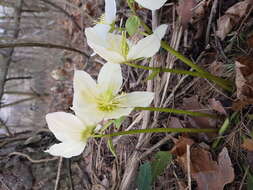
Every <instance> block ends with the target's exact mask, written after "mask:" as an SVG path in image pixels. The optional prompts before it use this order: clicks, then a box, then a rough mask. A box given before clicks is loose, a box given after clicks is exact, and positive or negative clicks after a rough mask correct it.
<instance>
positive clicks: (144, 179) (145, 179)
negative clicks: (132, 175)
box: [137, 162, 152, 190]
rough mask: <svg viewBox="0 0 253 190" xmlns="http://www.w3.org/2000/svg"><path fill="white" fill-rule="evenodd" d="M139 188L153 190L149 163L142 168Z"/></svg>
mask: <svg viewBox="0 0 253 190" xmlns="http://www.w3.org/2000/svg"><path fill="white" fill-rule="evenodd" d="M137 186H138V190H152V170H151V165H150V163H149V162H147V163H145V164H142V165H141V166H140V171H139V174H138V177H137Z"/></svg>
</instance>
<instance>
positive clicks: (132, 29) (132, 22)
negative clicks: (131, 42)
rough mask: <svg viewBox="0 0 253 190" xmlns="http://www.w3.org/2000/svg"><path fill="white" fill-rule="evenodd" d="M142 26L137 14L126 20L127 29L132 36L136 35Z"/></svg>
mask: <svg viewBox="0 0 253 190" xmlns="http://www.w3.org/2000/svg"><path fill="white" fill-rule="evenodd" d="M139 26H140V19H139V17H137V16H131V17H129V18H128V19H127V21H126V30H127V32H128V34H129V35H130V36H132V35H134V34H135V33H136V32H137V30H138V28H139Z"/></svg>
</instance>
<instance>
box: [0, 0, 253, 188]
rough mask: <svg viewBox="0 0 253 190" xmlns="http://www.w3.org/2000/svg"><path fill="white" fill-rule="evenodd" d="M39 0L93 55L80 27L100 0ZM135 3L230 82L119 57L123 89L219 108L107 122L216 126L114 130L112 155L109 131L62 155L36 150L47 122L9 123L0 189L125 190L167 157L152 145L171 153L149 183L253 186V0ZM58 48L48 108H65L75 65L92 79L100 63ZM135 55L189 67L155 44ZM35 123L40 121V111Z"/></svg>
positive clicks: (124, 9)
mask: <svg viewBox="0 0 253 190" xmlns="http://www.w3.org/2000/svg"><path fill="white" fill-rule="evenodd" d="M40 1H41V3H42V2H43V3H44V4H47V6H49V7H51V8H53V9H54V10H57V11H59V12H61V14H62V15H63V17H60V18H59V19H58V20H57V28H58V29H60V30H61V31H63V35H64V36H61V37H63V38H64V41H65V42H64V43H63V44H64V45H65V46H71V47H73V48H75V49H79V50H82V51H83V52H85V53H86V54H87V55H91V54H92V50H91V49H90V48H89V47H88V45H87V43H86V37H85V34H84V29H85V28H86V27H89V26H93V25H94V21H95V20H97V19H98V18H99V17H100V16H101V15H102V13H103V11H104V1H103V0H86V1H85V0H68V1H65V0H57V1H56V2H54V1H49V0H40ZM117 9H118V10H117V20H116V24H117V25H119V24H120V23H121V19H122V20H126V19H127V18H128V17H129V16H130V15H131V10H130V9H129V7H128V6H127V3H126V2H125V0H118V1H117ZM136 10H137V14H138V15H139V16H140V17H141V18H142V19H143V20H144V21H145V23H147V24H148V25H149V26H150V27H151V28H156V27H157V26H159V25H160V24H168V30H167V32H166V35H165V37H164V41H166V42H168V43H169V44H170V45H171V47H172V48H174V49H175V50H177V51H179V52H180V53H182V54H183V55H185V56H186V57H188V58H189V59H191V60H192V61H193V62H194V63H196V64H197V65H199V66H201V67H202V68H204V69H205V70H206V71H209V72H210V73H212V74H213V75H216V76H218V77H222V78H224V79H227V80H229V81H232V83H233V90H232V91H226V90H223V89H222V88H220V87H219V86H217V85H215V84H214V83H212V82H211V81H208V80H206V79H203V78H198V77H192V76H188V75H177V74H172V73H159V74H158V75H157V76H156V77H155V78H153V79H152V80H146V79H147V77H148V76H149V75H150V73H149V72H148V71H143V70H141V69H136V68H132V67H128V66H126V65H122V71H123V77H124V86H123V89H122V90H123V91H124V92H131V91H136V90H148V91H153V92H155V99H154V101H153V103H152V106H154V107H167V108H176V109H184V110H189V111H198V112H204V113H210V114H216V115H218V117H216V118H208V117H193V116H186V115H177V114H173V113H160V112H146V111H142V112H137V111H134V112H133V113H132V114H131V115H130V116H128V117H126V118H124V121H123V122H122V123H121V124H120V127H118V128H114V127H111V128H109V129H107V131H106V132H108V133H109V132H113V131H121V130H130V129H140V128H152V127H159V128H169V127H170V128H199V129H204V128H215V129H218V130H219V132H218V133H213V134H203V133H201V134H185V133H184V134H182V133H171V134H166V133H156V134H152V135H130V136H121V137H116V138H114V139H113V141H112V142H113V144H114V147H115V152H116V157H115V156H114V155H113V154H112V152H111V151H110V149H109V148H108V144H107V139H90V140H89V142H88V145H87V147H86V149H85V151H84V152H83V154H82V155H80V156H77V157H74V158H71V159H64V158H58V157H52V156H50V155H48V154H46V153H45V152H44V151H45V150H46V149H48V147H50V146H51V145H53V144H54V143H56V142H57V140H56V139H55V137H54V135H53V134H52V133H51V132H50V131H49V130H48V128H47V126H46V125H44V124H43V127H40V128H39V129H38V128H36V130H35V129H29V130H26V131H20V132H15V131H14V132H13V131H10V133H9V134H8V133H7V135H2V136H0V168H1V169H0V189H1V190H2V189H3V190H21V189H24V190H30V189H34V190H40V189H42V190H44V189H45V190H51V189H55V190H57V189H59V190H69V189H70V190H82V189H87V190H107V189H115V190H118V189H120V190H133V189H136V187H137V186H138V187H139V189H141V188H142V184H141V182H143V181H141V179H140V178H141V177H140V176H143V175H144V176H145V175H148V173H145V171H144V170H145V167H146V166H147V164H150V165H152V164H154V163H160V164H161V165H163V164H164V163H165V162H159V159H163V158H164V157H159V154H160V155H161V154H163V153H166V154H168V156H169V157H168V160H169V161H167V162H166V164H165V165H163V168H162V169H161V167H158V168H159V169H158V170H162V171H161V172H159V176H157V177H156V179H155V181H153V182H152V186H153V189H156V190H164V189H169V190H173V189H175V190H183V189H199V190H206V189H208V190H219V189H221V190H222V189H229V190H231V189H235V190H237V189H238V190H241V189H248V190H250V189H253V131H252V130H253V129H252V124H253V122H252V120H253V110H252V103H253V89H252V87H253V80H252V76H253V66H252V64H253V57H252V55H253V52H252V51H253V33H252V31H253V30H252V29H253V17H252V15H253V12H252V10H253V6H252V1H250V0H242V1H239V0H230V1H218V0H202V1H199V2H197V1H196V0H180V1H179V2H178V1H176V0H173V1H167V3H166V4H165V5H164V6H163V7H162V8H161V9H159V11H156V12H153V13H152V12H151V11H150V10H147V9H144V8H141V7H138V6H137V5H136ZM135 37H136V38H139V36H135ZM31 40H33V39H32V38H31ZM23 41H24V40H23ZM0 42H1V41H0ZM48 43H50V42H48ZM1 44H2V42H1ZM15 49H17V48H15ZM39 51H43V49H42V48H41V49H40V48H39ZM54 51H55V50H54ZM57 51H58V50H57ZM60 56H61V58H60V60H61V61H62V62H61V64H60V65H59V64H58V65H57V64H56V65H55V66H54V64H52V65H51V66H52V67H53V68H51V66H50V71H48V73H47V74H46V75H45V76H44V75H43V76H44V77H45V78H47V77H48V81H49V82H48V84H47V88H48V90H45V94H46V95H45V97H44V95H43V96H41V94H39V95H38V96H40V99H41V101H42V102H43V103H42V105H43V104H47V105H49V106H48V108H47V109H46V110H47V111H48V112H54V111H66V112H71V109H70V107H71V106H72V98H73V97H72V94H73V89H72V79H73V71H74V70H75V69H82V70H85V71H86V72H88V73H90V74H91V76H92V77H94V78H96V77H97V75H98V72H99V70H100V68H101V67H102V64H103V63H104V62H105V61H104V60H103V59H102V58H100V57H99V56H97V55H95V56H86V55H84V54H83V53H77V52H73V51H67V50H61V54H60ZM101 63H102V64H101ZM140 64H143V65H147V66H148V65H149V66H156V67H167V68H175V69H184V70H191V68H189V67H188V66H187V65H185V64H184V63H183V62H181V61H180V60H178V59H176V58H175V57H174V56H172V55H171V54H170V53H168V52H166V51H164V50H163V49H162V48H161V49H160V51H159V53H157V54H156V56H154V57H153V58H152V59H151V60H143V61H142V62H140ZM38 109H39V108H38ZM21 121H22V120H21ZM36 122H37V121H36ZM38 122H45V120H44V117H43V118H41V121H40V120H38ZM112 125H113V124H112ZM5 129H8V125H6V126H5ZM189 158H190V159H189ZM166 159H167V157H166ZM157 160H158V161H157ZM189 168H190V169H189ZM142 180H144V182H145V179H142ZM147 183H148V182H147Z"/></svg>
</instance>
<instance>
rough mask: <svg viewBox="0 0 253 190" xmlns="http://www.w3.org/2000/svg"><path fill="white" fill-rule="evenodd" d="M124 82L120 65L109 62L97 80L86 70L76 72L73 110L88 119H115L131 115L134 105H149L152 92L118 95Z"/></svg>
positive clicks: (81, 117) (80, 116) (82, 117)
mask: <svg viewBox="0 0 253 190" xmlns="http://www.w3.org/2000/svg"><path fill="white" fill-rule="evenodd" d="M122 82H123V78H122V73H121V67H120V65H119V64H113V63H106V64H105V65H104V66H103V67H102V69H101V70H100V73H99V75H98V80H97V82H96V81H94V80H93V79H92V78H91V76H90V75H89V74H88V73H86V72H84V71H79V70H76V71H75V75H74V99H73V108H72V109H73V110H74V112H75V114H76V115H77V116H78V117H79V118H80V119H83V120H84V121H85V119H86V118H84V116H85V117H88V119H89V120H91V121H94V122H96V121H101V120H103V119H116V118H119V117H121V116H126V115H129V114H130V112H131V111H132V110H133V109H134V108H135V107H146V106H148V105H149V104H150V103H151V101H152V100H153V97H154V94H153V93H152V92H132V93H128V94H127V93H121V94H119V91H120V88H121V85H122Z"/></svg>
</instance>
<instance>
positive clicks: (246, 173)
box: [238, 166, 249, 190]
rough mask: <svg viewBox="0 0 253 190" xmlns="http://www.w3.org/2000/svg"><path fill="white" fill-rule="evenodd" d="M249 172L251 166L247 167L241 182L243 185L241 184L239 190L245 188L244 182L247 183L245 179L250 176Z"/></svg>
mask: <svg viewBox="0 0 253 190" xmlns="http://www.w3.org/2000/svg"><path fill="white" fill-rule="evenodd" d="M248 172H249V166H247V168H246V170H245V172H244V175H243V178H242V181H241V184H240V187H239V189H238V190H242V187H243V182H244V181H245V178H246V177H247V175H248Z"/></svg>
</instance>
